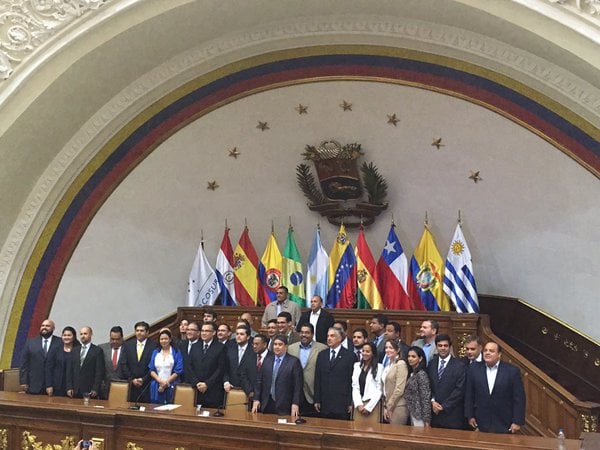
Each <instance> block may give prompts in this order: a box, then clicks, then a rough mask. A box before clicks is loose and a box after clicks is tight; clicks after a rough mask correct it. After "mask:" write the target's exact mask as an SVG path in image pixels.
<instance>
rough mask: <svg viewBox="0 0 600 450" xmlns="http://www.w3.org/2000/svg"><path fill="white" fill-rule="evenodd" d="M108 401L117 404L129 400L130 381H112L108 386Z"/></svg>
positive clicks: (125, 402)
mask: <svg viewBox="0 0 600 450" xmlns="http://www.w3.org/2000/svg"><path fill="white" fill-rule="evenodd" d="M108 401H109V402H111V403H114V404H117V405H119V404H120V405H125V404H127V403H128V402H129V382H128V381H111V382H110V387H109V388H108Z"/></svg>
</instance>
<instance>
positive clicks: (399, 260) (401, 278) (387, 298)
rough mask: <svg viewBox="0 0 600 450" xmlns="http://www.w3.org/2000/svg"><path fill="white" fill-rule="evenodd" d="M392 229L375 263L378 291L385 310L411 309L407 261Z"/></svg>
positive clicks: (393, 226) (392, 228)
mask: <svg viewBox="0 0 600 450" xmlns="http://www.w3.org/2000/svg"><path fill="white" fill-rule="evenodd" d="M394 228H395V225H394V224H392V226H391V227H390V232H389V233H388V237H387V239H386V241H385V245H384V246H383V250H382V251H381V256H380V257H379V261H377V276H378V282H379V289H380V291H381V296H382V298H383V303H384V304H385V307H386V308H387V309H413V306H412V302H411V299H410V297H409V295H408V289H407V286H408V282H409V281H411V282H412V280H411V279H410V278H409V276H408V260H407V259H406V254H405V253H404V249H403V248H402V244H400V240H399V239H398V236H396V231H395V230H394ZM418 302H419V303H421V300H420V299H419V300H418Z"/></svg>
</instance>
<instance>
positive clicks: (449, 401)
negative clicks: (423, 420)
mask: <svg viewBox="0 0 600 450" xmlns="http://www.w3.org/2000/svg"><path fill="white" fill-rule="evenodd" d="M435 345H436V348H437V355H435V356H433V357H432V358H431V361H430V363H429V365H428V366H427V372H428V374H429V380H430V386H431V395H432V399H431V410H432V413H433V414H432V415H431V426H432V427H437V428H452V429H455V430H464V429H465V426H466V420H465V416H464V412H465V408H464V399H465V388H466V368H465V365H464V363H463V362H462V361H460V360H459V359H457V358H455V357H454V356H452V355H451V354H450V349H451V348H452V340H451V339H450V336H448V335H447V334H438V335H437V336H436V337H435Z"/></svg>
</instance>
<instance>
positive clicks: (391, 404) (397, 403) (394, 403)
mask: <svg viewBox="0 0 600 450" xmlns="http://www.w3.org/2000/svg"><path fill="white" fill-rule="evenodd" d="M384 350H385V354H386V356H387V357H388V360H389V361H390V363H389V364H388V365H387V366H386V367H385V368H384V369H383V374H382V380H383V393H384V395H385V403H384V405H385V407H384V410H383V418H384V419H385V420H386V421H388V422H389V423H393V424H397V425H406V422H407V421H408V409H407V407H406V399H405V398H404V389H405V387H406V379H407V377H408V367H407V366H406V363H405V362H404V360H403V359H402V355H401V354H400V352H401V350H400V344H399V343H398V341H397V340H395V339H388V340H387V341H385V346H384Z"/></svg>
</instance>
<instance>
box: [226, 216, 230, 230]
mask: <svg viewBox="0 0 600 450" xmlns="http://www.w3.org/2000/svg"><path fill="white" fill-rule="evenodd" d="M225 230H229V227H228V226H227V217H225Z"/></svg>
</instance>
